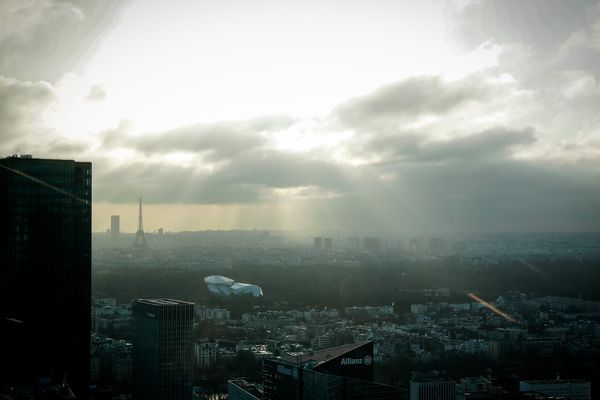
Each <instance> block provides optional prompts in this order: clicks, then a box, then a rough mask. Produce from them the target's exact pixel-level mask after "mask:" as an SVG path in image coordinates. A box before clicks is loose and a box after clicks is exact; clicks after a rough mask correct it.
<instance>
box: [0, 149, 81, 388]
mask: <svg viewBox="0 0 600 400" xmlns="http://www.w3.org/2000/svg"><path fill="white" fill-rule="evenodd" d="M91 198H92V165H91V163H89V162H75V161H72V160H47V159H37V158H32V157H31V156H21V157H18V156H13V157H8V158H2V159H0V266H1V267H0V354H1V357H0V358H1V359H2V365H3V366H4V368H3V370H4V371H5V372H4V373H3V374H1V375H0V384H1V383H9V384H23V385H29V384H38V383H40V382H42V383H59V384H60V383H62V382H66V383H68V384H69V385H70V386H71V388H72V389H73V391H74V392H75V395H76V396H77V398H81V399H86V398H87V397H88V390H89V375H90V307H91V305H90V302H91V293H90V290H91V289H90V288H91V285H90V280H91V211H92V210H91Z"/></svg>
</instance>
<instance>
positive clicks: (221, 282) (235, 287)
mask: <svg viewBox="0 0 600 400" xmlns="http://www.w3.org/2000/svg"><path fill="white" fill-rule="evenodd" d="M204 283H206V286H207V287H208V290H209V291H210V292H211V293H212V294H214V295H217V296H222V297H230V296H232V295H233V296H239V295H251V296H252V297H262V295H263V291H262V289H261V288H260V286H257V285H252V284H249V283H240V282H236V281H234V280H233V279H231V278H227V277H226V276H221V275H211V276H207V277H206V278H204Z"/></svg>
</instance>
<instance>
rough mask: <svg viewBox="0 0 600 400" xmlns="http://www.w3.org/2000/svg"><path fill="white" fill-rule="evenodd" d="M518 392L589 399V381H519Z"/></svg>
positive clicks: (582, 399) (580, 399)
mask: <svg viewBox="0 0 600 400" xmlns="http://www.w3.org/2000/svg"><path fill="white" fill-rule="evenodd" d="M519 391H520V392H536V393H543V394H545V395H548V396H556V397H561V396H564V397H568V398H569V399H572V400H590V399H591V398H592V394H591V384H590V381H584V380H582V379H558V378H557V379H554V380H537V381H521V382H519Z"/></svg>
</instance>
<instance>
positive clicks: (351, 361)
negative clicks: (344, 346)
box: [340, 355, 373, 365]
mask: <svg viewBox="0 0 600 400" xmlns="http://www.w3.org/2000/svg"><path fill="white" fill-rule="evenodd" d="M371 364H373V357H371V356H370V355H366V356H364V357H363V358H351V357H345V358H342V361H341V362H340V365H371Z"/></svg>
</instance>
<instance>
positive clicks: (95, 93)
mask: <svg viewBox="0 0 600 400" xmlns="http://www.w3.org/2000/svg"><path fill="white" fill-rule="evenodd" d="M105 98H106V91H105V90H104V88H103V87H102V85H92V86H91V87H90V92H89V93H88V95H87V96H86V98H85V99H86V100H88V101H102V100H104V99H105Z"/></svg>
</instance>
